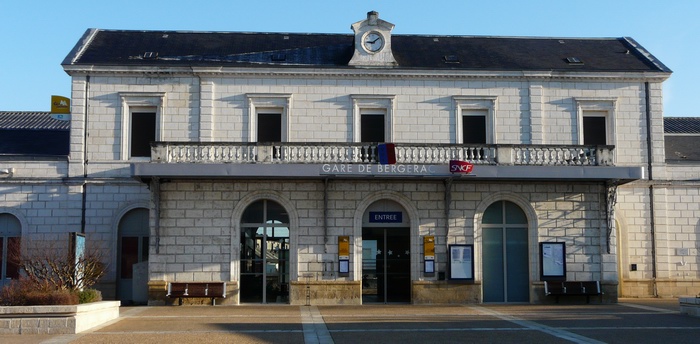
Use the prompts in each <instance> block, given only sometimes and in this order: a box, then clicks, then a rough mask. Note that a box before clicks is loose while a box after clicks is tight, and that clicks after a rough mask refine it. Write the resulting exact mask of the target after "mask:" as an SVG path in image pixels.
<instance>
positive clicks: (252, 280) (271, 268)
mask: <svg viewBox="0 0 700 344" xmlns="http://www.w3.org/2000/svg"><path fill="white" fill-rule="evenodd" d="M288 223H289V218H288V216H287V213H286V211H285V210H284V208H282V207H281V206H280V205H279V204H277V203H275V202H273V201H268V200H262V201H258V202H256V203H253V204H252V205H251V206H249V207H248V208H247V209H246V211H245V212H244V214H243V221H242V224H241V242H240V255H241V257H240V264H241V266H240V302H254V303H287V302H289V225H288Z"/></svg>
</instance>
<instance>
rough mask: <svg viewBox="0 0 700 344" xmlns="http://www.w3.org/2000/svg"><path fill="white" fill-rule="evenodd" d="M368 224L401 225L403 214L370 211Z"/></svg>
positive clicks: (398, 212)
mask: <svg viewBox="0 0 700 344" xmlns="http://www.w3.org/2000/svg"><path fill="white" fill-rule="evenodd" d="M369 222H370V223H401V222H403V214H402V213H401V212H400V211H370V212H369Z"/></svg>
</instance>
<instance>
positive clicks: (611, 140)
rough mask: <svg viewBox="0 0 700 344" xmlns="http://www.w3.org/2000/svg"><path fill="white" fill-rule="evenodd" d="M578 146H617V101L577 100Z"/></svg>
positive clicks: (598, 99)
mask: <svg viewBox="0 0 700 344" xmlns="http://www.w3.org/2000/svg"><path fill="white" fill-rule="evenodd" d="M575 102H576V116H577V127H578V130H577V132H578V144H581V145H614V144H615V106H616V99H600V98H595V99H593V98H577V99H575Z"/></svg>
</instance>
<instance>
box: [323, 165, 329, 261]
mask: <svg viewBox="0 0 700 344" xmlns="http://www.w3.org/2000/svg"><path fill="white" fill-rule="evenodd" d="M323 253H328V178H324V179H323Z"/></svg>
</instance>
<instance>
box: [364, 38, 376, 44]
mask: <svg viewBox="0 0 700 344" xmlns="http://www.w3.org/2000/svg"><path fill="white" fill-rule="evenodd" d="M378 40H379V38H377V39H375V40H373V41H367V42H366V43H369V44H374V42H376V41H378Z"/></svg>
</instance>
